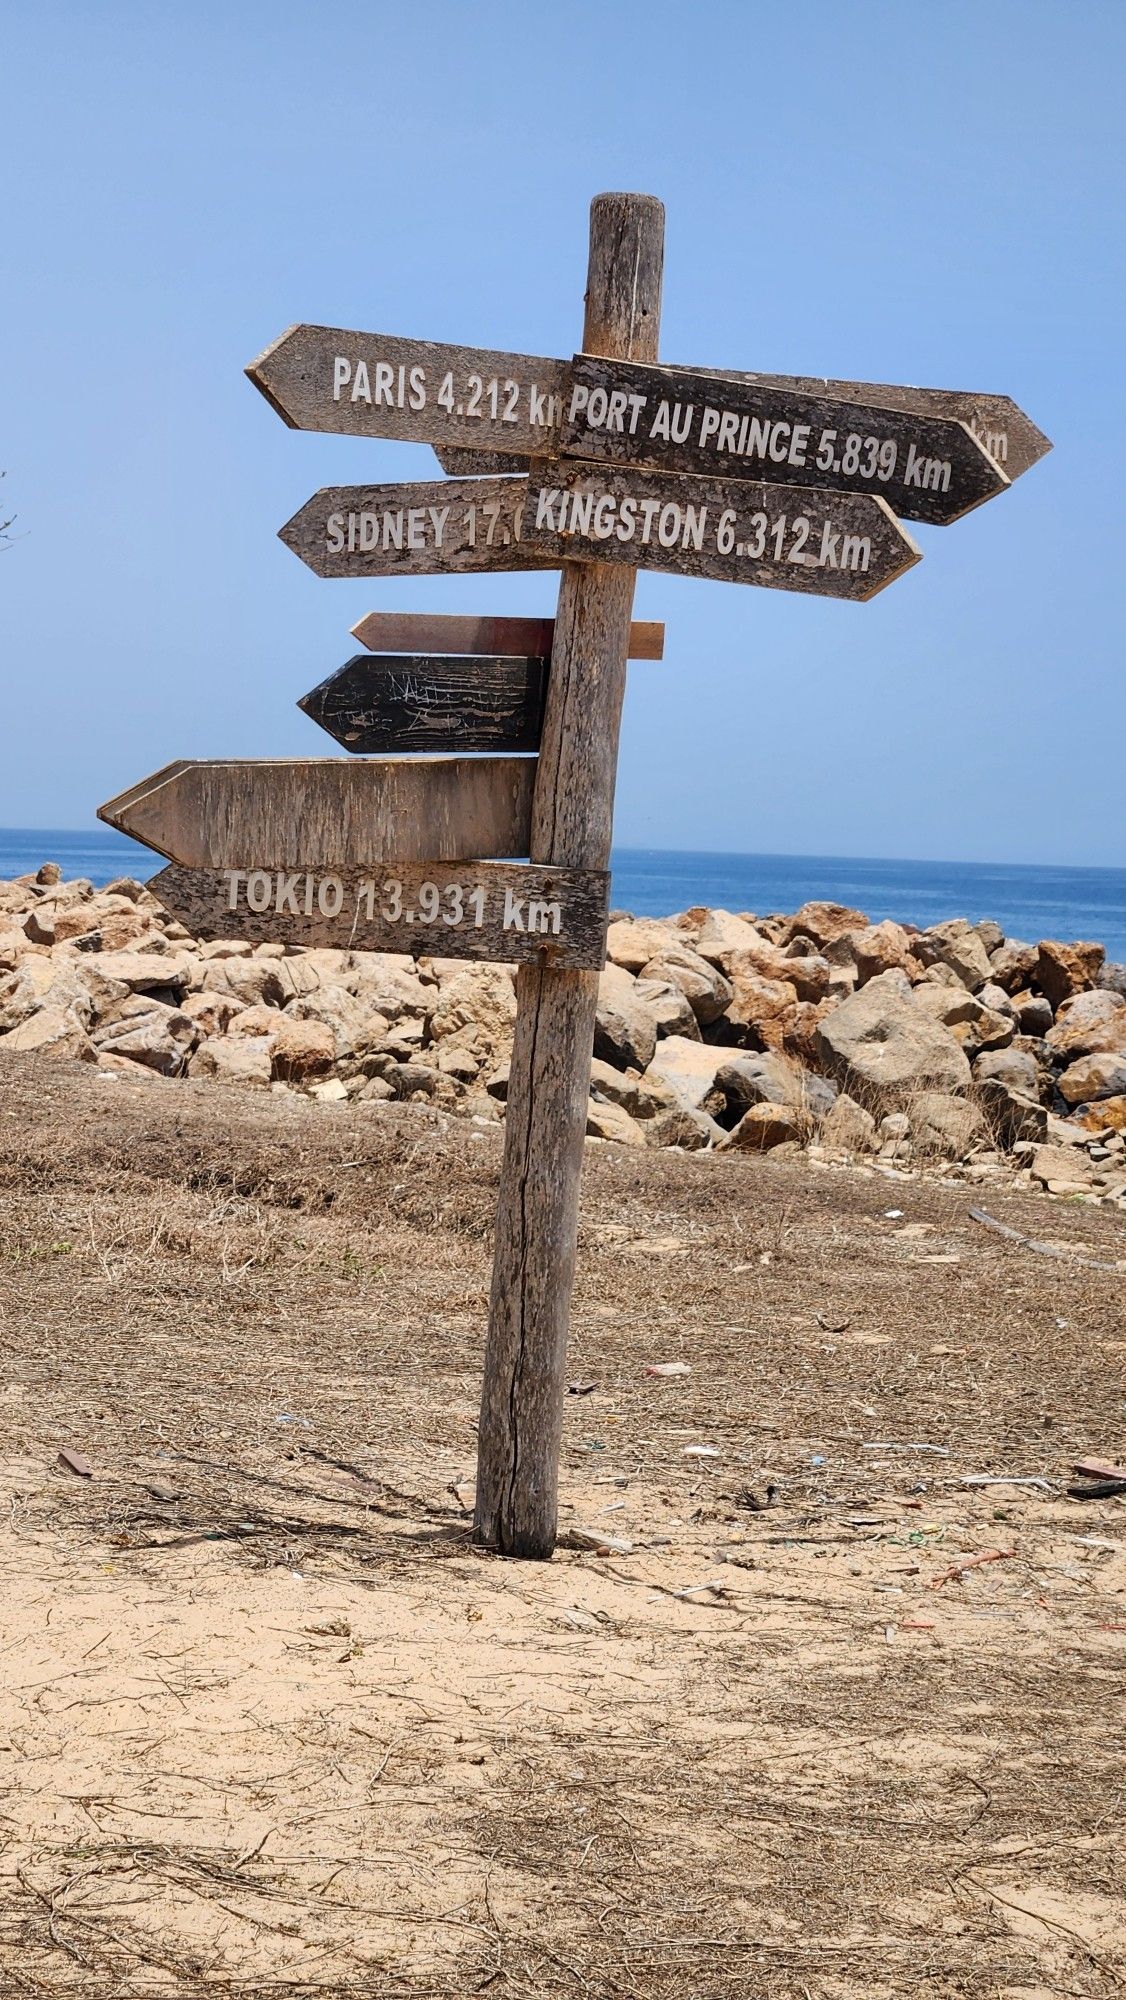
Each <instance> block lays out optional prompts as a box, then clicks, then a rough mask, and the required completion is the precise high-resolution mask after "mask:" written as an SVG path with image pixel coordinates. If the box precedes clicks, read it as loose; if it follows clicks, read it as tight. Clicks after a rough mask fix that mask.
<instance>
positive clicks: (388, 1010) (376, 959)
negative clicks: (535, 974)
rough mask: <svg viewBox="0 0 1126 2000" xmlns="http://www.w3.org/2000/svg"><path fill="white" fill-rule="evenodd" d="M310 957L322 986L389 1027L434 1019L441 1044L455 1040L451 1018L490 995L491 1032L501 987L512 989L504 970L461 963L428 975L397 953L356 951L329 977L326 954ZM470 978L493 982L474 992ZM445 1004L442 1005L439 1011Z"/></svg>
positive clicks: (445, 962)
mask: <svg viewBox="0 0 1126 2000" xmlns="http://www.w3.org/2000/svg"><path fill="white" fill-rule="evenodd" d="M307 955H308V957H309V958H310V959H311V960H313V961H314V963H315V964H316V965H317V969H318V971H319V972H320V977H321V984H322V985H327V986H347V988H348V991H349V992H350V993H354V994H355V996H356V999H357V1000H362V1001H363V1002H364V1005H365V1006H366V1008H367V1010H368V1012H369V1014H386V1016H387V1018H388V1020H389V1021H401V1020H403V1019H405V1018H410V1019H412V1020H423V1019H426V1018H428V1017H429V1016H430V1015H431V1014H434V1013H437V1014H438V1018H439V1022H440V1031H439V1034H438V1035H437V1037H436V1039H437V1040H439V1041H442V1040H444V1039H445V1038H446V1036H447V1035H450V1034H456V1033H457V1028H456V1026H455V1024H454V1015H455V1012H456V1010H457V1009H458V1008H459V1007H460V1008H462V1009H464V1008H465V1007H466V1005H467V1000H468V997H469V996H470V995H477V996H479V997H481V998H482V999H483V998H484V995H485V993H486V991H487V992H488V993H489V994H490V996H491V1000H490V1003H489V1014H488V1016H486V1017H485V1025H486V1027H490V1026H491V1022H492V1012H493V1007H494V1005H495V1006H496V1007H502V1006H503V1004H504V1003H503V993H502V988H501V984H500V982H501V981H503V980H507V982H508V985H509V987H510V988H511V986H512V975H511V972H510V971H509V969H508V967H507V966H504V965H493V966H485V965H467V964H466V962H465V960H464V959H463V958H460V959H455V960H451V959H446V960H441V961H438V963H439V964H440V966H441V971H440V973H435V972H434V971H433V970H432V969H429V970H424V967H423V966H422V965H421V964H419V965H415V964H414V962H413V961H412V960H410V959H406V958H403V957H402V956H401V955H400V954H399V953H398V952H389V951H358V952H354V953H352V954H350V956H349V962H348V964H347V965H346V966H344V967H342V968H340V969H339V970H338V971H336V972H333V971H332V970H331V968H330V967H329V966H328V964H327V963H326V961H327V960H328V958H329V953H328V952H309V953H308V954H307ZM467 972H468V973H473V972H486V973H492V974H493V975H494V979H493V980H491V981H489V982H487V983H486V984H483V985H481V986H480V987H478V986H477V985H476V984H475V983H474V982H472V981H469V980H466V979H465V974H466V973H467ZM443 1003H446V1004H445V1006H443Z"/></svg>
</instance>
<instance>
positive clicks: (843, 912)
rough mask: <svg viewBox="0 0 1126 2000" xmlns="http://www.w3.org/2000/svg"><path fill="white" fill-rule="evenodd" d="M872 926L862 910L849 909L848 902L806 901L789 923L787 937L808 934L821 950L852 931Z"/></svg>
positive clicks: (806, 935)
mask: <svg viewBox="0 0 1126 2000" xmlns="http://www.w3.org/2000/svg"><path fill="white" fill-rule="evenodd" d="M869 928H870V926H869V923H868V919H867V917H866V916H865V914H864V911H863V910H853V909H850V908H849V906H848V904H847V903H819V902H813V903H803V904H802V906H801V909H800V910H798V912H797V914H796V915H795V916H793V917H791V918H790V919H789V920H788V922H787V924H786V935H787V937H788V938H794V937H808V938H812V939H813V942H814V944H816V945H818V946H819V947H820V949H821V950H822V951H824V950H825V948H826V946H827V945H831V944H835V943H836V942H837V940H838V939H839V938H842V937H844V936H845V935H846V933H847V932H849V931H866V930H868V929H869Z"/></svg>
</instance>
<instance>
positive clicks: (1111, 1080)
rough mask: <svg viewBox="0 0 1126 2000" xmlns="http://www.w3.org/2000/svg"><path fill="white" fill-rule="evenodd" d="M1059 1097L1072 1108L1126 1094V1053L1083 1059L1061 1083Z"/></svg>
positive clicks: (1069, 1070) (1067, 1072) (1081, 1057)
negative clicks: (1064, 1098) (1076, 1105)
mask: <svg viewBox="0 0 1126 2000" xmlns="http://www.w3.org/2000/svg"><path fill="white" fill-rule="evenodd" d="M1059 1090H1060V1095H1061V1096H1063V1097H1066V1099H1067V1101H1068V1103H1069V1104H1091V1103H1093V1102H1094V1101H1095V1100H1097V1099H1098V1098H1100V1097H1119V1096H1121V1095H1122V1093H1123V1092H1124V1091H1126V1050H1124V1051H1122V1052H1120V1053H1114V1052H1112V1053H1108V1054H1106V1055H1090V1056H1080V1058H1079V1060H1078V1062H1073V1063H1071V1064H1070V1065H1069V1066H1068V1068H1067V1069H1065V1070H1064V1072H1063V1075H1062V1076H1061V1077H1060V1079H1059Z"/></svg>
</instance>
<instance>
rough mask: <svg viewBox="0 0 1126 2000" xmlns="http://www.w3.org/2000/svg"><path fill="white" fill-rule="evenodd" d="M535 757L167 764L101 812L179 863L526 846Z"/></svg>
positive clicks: (407, 855)
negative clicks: (374, 761)
mask: <svg viewBox="0 0 1126 2000" xmlns="http://www.w3.org/2000/svg"><path fill="white" fill-rule="evenodd" d="M535 774H536V760H535V758H534V757H427V758H420V757H405V758H386V759H384V760H382V761H381V762H379V763H371V764H356V763H353V762H351V760H350V759H348V758H346V757H317V758H296V757H295V758H284V759H278V760H277V761H276V762H267V761H261V762H253V763H236V762H232V761H225V762H208V761H201V762H198V763H188V762H181V763H176V764H169V765H167V766H166V767H165V769H164V770H163V771H156V772H154V774H153V776H152V777H151V778H146V779H145V780H144V781H143V783H141V784H140V785H133V786H131V788H130V789H129V791H127V792H122V793H120V794H119V796H118V797H117V798H115V799H110V800H108V801H107V803H106V804H105V805H104V806H99V807H98V818H99V819H101V820H104V821H105V822H106V824H107V826H115V827H117V829H118V831H119V832H120V833H127V834H129V835H130V837H131V838H132V839H133V840H139V841H142V842H143V843H144V845H145V846H146V847H152V848H155V850H156V852H157V853H158V854H164V855H167V857H168V859H169V860H170V861H178V862H180V863H181V864H182V865H183V866H184V867H186V868H292V867H294V866H295V865H296V863H297V860H298V857H300V861H301V865H302V866H303V867H305V868H331V867H347V868H366V867H370V866H371V865H373V864H374V863H377V862H382V861H384V860H385V859H386V858H387V856H388V855H394V857H395V859H396V861H397V862H398V861H465V860H476V859H477V858H478V857H479V856H480V857H482V858H486V859H489V860H492V859H494V858H497V859H500V858H504V857H507V856H509V855H520V854H527V852H528V843H529V840H530V837H531V819H532V787H533V785H534V782H535Z"/></svg>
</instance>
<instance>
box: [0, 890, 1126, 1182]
mask: <svg viewBox="0 0 1126 2000" xmlns="http://www.w3.org/2000/svg"><path fill="white" fill-rule="evenodd" d="M514 1017H515V997H514V991H513V980H512V975H511V973H510V971H509V969H508V968H506V967H504V966H484V965H473V964H467V963H466V962H465V961H463V960H448V959H442V958H437V957H435V958H430V959H427V958H424V959H421V960H419V961H418V962H417V963H415V962H413V961H411V960H409V959H405V958H401V957H397V956H391V955H388V954H372V953H363V952H341V951H289V950H287V949H286V948H285V947H284V946H282V945H280V944H262V945H258V946H256V947H250V946H248V945H240V944H234V943H201V942H198V941H197V940H195V939H193V938H191V937H189V936H188V935H187V933H186V932H185V931H184V930H183V929H182V927H181V926H180V925H179V924H178V923H176V922H175V921H174V920H173V919H172V918H170V917H169V916H168V915H167V913H166V912H165V911H164V910H163V909H162V908H161V906H160V904H159V903H158V902H157V901H156V899H155V897H154V896H153V895H152V894H151V892H150V891H149V890H147V889H146V888H144V887H143V886H142V885H141V884H139V883H137V882H134V881H131V880H127V879H122V880H120V881H118V882H115V883H111V884H110V886H109V887H108V888H106V889H100V890H95V889H94V888H93V887H92V886H91V884H90V883H89V882H85V881H62V880H61V879H60V877H59V871H58V869H57V868H56V867H54V865H53V864H50V863H47V864H45V865H44V867H42V868H41V869H40V870H39V871H38V873H37V874H36V875H34V876H23V877H20V878H18V879H17V880H16V881H13V882H6V883H0V1052H3V1053H4V1054H15V1055H18V1054H19V1053H20V1052H21V1051H26V1050H45V1051H53V1052H54V1053H56V1054H59V1055H62V1056H70V1057H75V1058H78V1059H80V1060H82V1061H85V1062H89V1063H95V1064H97V1065H98V1066H99V1067H100V1068H101V1069H102V1070H103V1071H108V1072H113V1071H122V1072H127V1073H129V1074H131V1075H134V1076H136V1075H148V1076H151V1077H154V1078H159V1077H164V1078H176V1077H181V1076H189V1077H205V1078H214V1079H216V1080H218V1081H227V1082H233V1083H239V1084H243V1085H250V1086H255V1085H256V1086H258V1087H259V1088H263V1089H272V1090H274V1091H282V1092H298V1093H301V1094H304V1095H306V1096H309V1097H312V1098H315V1099H318V1100H320V1101H321V1102H323V1103H329V1104H331V1103H343V1102H359V1103H361V1104H362V1103H372V1104H378V1103H380V1102H388V1101H392V1100H398V1101H407V1102H414V1103H421V1104H427V1105H431V1106H433V1107H436V1108H437V1109H439V1110H444V1111H449V1112H454V1113H458V1114H462V1115H466V1116H469V1117H473V1118H476V1119H478V1120H481V1121H495V1120H498V1119H500V1118H501V1117H503V1115H504V1098H505V1093H506V1088H507V1075H508V1070H507V1063H508V1056H509V1051H510V1048H511V1041H512V1026H513V1020H514ZM588 1131H589V1132H590V1134H591V1136H592V1137H594V1138H597V1139H603V1140H610V1141H616V1142H618V1143H620V1144H624V1145H630V1146H645V1145H658V1146H678V1147H682V1148H687V1149H692V1150H704V1149H708V1150H715V1151H717V1152H718V1151H723V1152H728V1151H735V1152H761V1151H767V1150H772V1151H777V1150H779V1149H781V1148H785V1149H786V1150H787V1151H790V1152H794V1153H796V1152H798V1151H799V1150H800V1149H804V1150H805V1151H806V1152H807V1153H808V1154H809V1155H810V1156H811V1157H812V1158H813V1159H815V1160H817V1161H820V1162H823V1163H826V1164H832V1163H836V1162H857V1161H860V1162H863V1163H867V1164H869V1165H872V1166H875V1167H876V1168H878V1169H881V1170H883V1171H885V1172H888V1173H895V1174H911V1173H914V1172H918V1171H939V1172H942V1173H946V1174H953V1175H955V1176H959V1177H961V1178H965V1179H969V1180H971V1181H974V1180H978V1181H988V1180H990V1179H993V1178H995V1177H998V1176H1001V1175H1006V1176H1009V1175H1011V1174H1012V1173H1013V1172H1016V1173H1017V1174H1018V1175H1020V1176H1021V1177H1022V1178H1024V1179H1025V1180H1027V1181H1029V1182H1031V1183H1033V1184H1034V1185H1038V1186H1041V1187H1045V1188H1047V1189H1048V1190H1049V1191H1050V1192H1052V1193H1057V1194H1069V1195H1082V1196H1084V1197H1086V1198H1088V1199H1091V1200H1103V1201H1109V1202H1116V1203H1119V1204H1121V1205H1123V1206H1126V966H1122V965H1108V964H1107V963H1106V962H1105V955H1104V952H1103V949H1102V947H1101V945H1098V944H1093V943H1064V942H1060V941H1057V940H1052V939H1043V940H1041V941H1039V942H1038V943H1035V944H1028V943H1021V942H1019V941H1018V940H1016V939H1013V938H1006V937H1005V936H1004V934H1003V932H1002V931H1001V929H1000V927H999V926H998V925H997V924H994V923H989V922H985V923H977V924H970V923H968V922H966V921H964V920H962V919H954V920H952V921H950V922H948V923H942V924H936V925H934V926H932V928H931V929H929V930H923V931H921V930H917V929H914V928H912V927H911V926H909V925H903V924H897V923H890V922H883V923H878V924H871V923H869V922H868V919H867V917H866V916H865V915H864V914H863V912H861V911H859V910H853V909H848V908H845V907H844V906H842V905H840V904H837V903H822V902H811V903H806V904H805V905H804V906H803V907H802V909H800V910H799V911H798V912H797V913H796V915H794V916H781V915H771V916H766V917H761V918H754V917H752V916H750V915H748V914H739V915H736V914H733V913H731V912H729V911H726V910H707V909H695V910H688V911H685V912H683V913H682V914H680V915H678V916H675V917H667V918H661V919H653V918H634V917H631V916H628V915H620V916H617V917H615V918H614V919H613V920H612V921H611V924H610V931H609V939H608V961H607V965H606V969H605V971H604V973H603V974H602V976H601V981H600V992H599V1008H598V1022H597V1030H596V1038H595V1050H594V1065H593V1073H592V1079H591V1099H590V1111H589V1122H588Z"/></svg>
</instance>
